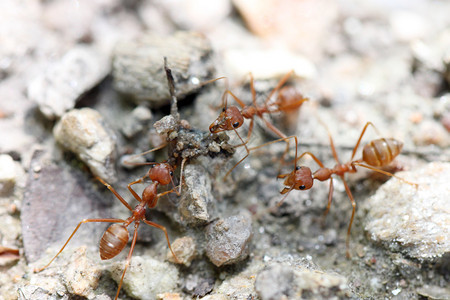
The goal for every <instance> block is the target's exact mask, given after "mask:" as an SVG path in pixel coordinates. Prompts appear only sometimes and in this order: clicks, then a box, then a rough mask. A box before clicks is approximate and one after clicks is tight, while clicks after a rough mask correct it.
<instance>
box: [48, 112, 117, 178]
mask: <svg viewBox="0 0 450 300" xmlns="http://www.w3.org/2000/svg"><path fill="white" fill-rule="evenodd" d="M107 126H108V125H106V123H105V121H104V119H103V118H102V116H101V115H100V114H99V113H98V112H97V111H95V110H93V109H90V108H82V109H74V110H71V111H70V112H68V113H66V114H64V116H63V117H62V118H61V120H60V121H59V122H58V123H57V124H56V125H55V127H54V129H53V135H54V137H55V140H56V141H57V142H58V143H60V144H61V145H62V146H63V147H64V148H66V149H67V150H70V151H72V152H74V153H75V154H76V155H77V156H78V157H79V158H80V159H81V160H82V161H83V162H85V163H86V164H87V165H88V166H89V168H90V169H91V171H92V173H93V174H94V175H95V176H98V177H100V178H102V179H103V180H105V181H106V182H109V183H114V182H116V181H117V176H116V170H115V168H114V163H115V160H116V151H115V136H114V135H113V134H112V133H111V131H110V130H109V129H108V128H107Z"/></svg>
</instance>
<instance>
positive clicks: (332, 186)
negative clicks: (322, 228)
mask: <svg viewBox="0 0 450 300" xmlns="http://www.w3.org/2000/svg"><path fill="white" fill-rule="evenodd" d="M333 192H334V185H333V177H330V188H329V190H328V204H327V208H326V209H325V212H324V213H323V217H322V225H325V218H326V216H327V215H328V212H329V211H330V207H331V201H332V200H333Z"/></svg>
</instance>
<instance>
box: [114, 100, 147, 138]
mask: <svg viewBox="0 0 450 300" xmlns="http://www.w3.org/2000/svg"><path fill="white" fill-rule="evenodd" d="M151 119H152V112H151V111H150V109H148V108H147V107H145V106H143V105H139V106H137V107H136V108H135V109H133V111H132V112H131V114H130V115H128V116H127V119H126V121H125V123H124V124H123V126H122V127H121V128H120V130H121V131H122V133H123V134H124V135H125V136H126V137H127V138H132V137H133V136H135V135H136V134H137V133H139V132H141V131H142V130H143V129H144V128H145V126H146V125H147V124H148V123H149V122H150V120H151Z"/></svg>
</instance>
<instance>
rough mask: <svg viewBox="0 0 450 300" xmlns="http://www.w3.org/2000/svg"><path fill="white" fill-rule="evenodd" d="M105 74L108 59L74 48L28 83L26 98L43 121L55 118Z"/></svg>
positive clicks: (93, 51)
mask: <svg viewBox="0 0 450 300" xmlns="http://www.w3.org/2000/svg"><path fill="white" fill-rule="evenodd" d="M108 73H109V60H108V57H105V56H104V55H102V54H101V53H99V52H98V51H96V50H95V49H94V48H92V47H88V46H76V47H75V48H73V49H71V50H70V51H68V52H67V53H66V54H65V55H64V56H63V57H62V58H61V60H59V61H57V62H55V63H54V64H53V65H51V66H49V67H48V68H47V70H46V71H45V72H44V73H43V74H42V75H41V76H38V77H37V78H35V79H34V80H33V81H32V82H31V83H30V85H29V86H28V97H29V98H30V99H31V100H33V101H35V102H36V103H37V104H38V105H39V109H40V111H41V112H42V113H43V114H44V115H45V116H46V117H47V118H49V119H55V118H59V117H61V116H62V115H63V114H64V113H65V112H66V111H68V110H70V109H72V108H73V107H74V106H75V102H76V101H77V99H78V98H79V97H80V96H81V95H82V94H84V93H85V92H87V91H89V90H90V89H92V88H93V87H94V86H96V85H97V84H98V83H99V82H100V81H101V80H103V78H105V76H106V75H107V74H108Z"/></svg>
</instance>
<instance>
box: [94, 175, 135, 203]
mask: <svg viewBox="0 0 450 300" xmlns="http://www.w3.org/2000/svg"><path fill="white" fill-rule="evenodd" d="M95 178H96V179H97V180H98V181H100V182H101V183H102V184H103V185H104V186H106V187H107V188H108V189H109V190H110V191H111V192H112V193H113V194H114V195H115V196H116V198H117V199H119V200H120V202H122V204H123V205H125V206H126V208H128V209H129V210H130V211H133V208H132V207H131V206H130V204H128V202H127V201H125V199H123V198H122V196H120V195H119V193H117V192H116V190H115V189H114V188H113V187H112V186H111V185H110V184H109V183H106V182H105V181H104V180H103V179H101V178H100V177H95Z"/></svg>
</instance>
